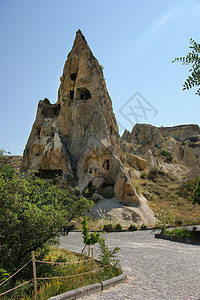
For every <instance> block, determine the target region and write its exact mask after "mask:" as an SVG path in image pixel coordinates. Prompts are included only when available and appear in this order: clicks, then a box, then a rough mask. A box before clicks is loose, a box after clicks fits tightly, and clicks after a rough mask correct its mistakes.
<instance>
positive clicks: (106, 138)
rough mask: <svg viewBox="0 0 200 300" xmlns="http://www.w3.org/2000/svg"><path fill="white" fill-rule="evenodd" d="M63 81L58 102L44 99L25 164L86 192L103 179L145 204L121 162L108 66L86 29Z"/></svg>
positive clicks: (118, 192)
mask: <svg viewBox="0 0 200 300" xmlns="http://www.w3.org/2000/svg"><path fill="white" fill-rule="evenodd" d="M60 80H61V84H60V88H59V92H58V101H57V102H56V104H51V103H50V102H49V100H48V99H44V100H43V101H42V100H40V101H39V104H38V110H37V116H36V120H35V122H34V124H33V128H32V131H31V134H30V137H29V139H28V142H27V145H26V148H25V150H24V156H23V169H24V170H27V169H35V170H38V171H39V176H41V177H44V178H51V177H53V176H55V175H56V174H58V175H61V174H63V175H64V178H65V180H66V181H67V182H68V183H69V184H73V185H78V187H79V189H80V191H81V192H83V191H84V190H85V189H86V188H89V187H93V189H94V187H95V186H96V183H97V179H96V178H101V179H102V178H103V180H104V182H103V184H102V186H101V189H102V190H103V191H104V192H105V191H107V192H108V191H109V194H110V195H111V194H112V192H111V191H113V192H114V195H115V197H116V198H118V199H119V200H122V201H126V202H129V203H134V204H136V205H137V206H138V205H140V200H139V197H138V195H137V193H136V190H135V188H134V186H133V184H132V183H131V180H130V178H129V176H128V174H127V173H126V171H125V169H124V167H123V164H122V162H121V156H122V146H121V139H120V136H119V133H118V126H117V122H116V119H115V115H114V113H113V109H112V102H111V99H110V96H109V94H108V92H107V89H106V84H105V80H104V76H103V72H102V68H101V67H100V65H99V63H98V61H97V60H96V58H95V57H94V56H93V54H92V52H91V50H90V48H89V46H88V44H87V42H86V40H85V38H84V36H83V34H82V33H81V31H80V30H79V31H77V33H76V38H75V41H74V45H73V48H72V50H71V52H70V53H69V54H68V57H67V61H66V63H65V66H64V70H63V75H62V77H61V78H60ZM93 181H94V184H93ZM99 190H100V189H98V191H97V192H98V193H99Z"/></svg>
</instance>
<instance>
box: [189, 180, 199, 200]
mask: <svg viewBox="0 0 200 300" xmlns="http://www.w3.org/2000/svg"><path fill="white" fill-rule="evenodd" d="M191 199H192V201H193V202H194V203H198V204H200V177H199V180H198V181H197V183H196V184H195V186H194V189H193V192H192V195H191Z"/></svg>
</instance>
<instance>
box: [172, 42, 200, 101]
mask: <svg viewBox="0 0 200 300" xmlns="http://www.w3.org/2000/svg"><path fill="white" fill-rule="evenodd" d="M190 44H191V46H190V48H191V49H192V51H191V52H189V53H188V54H187V55H186V56H185V57H177V58H175V59H174V60H173V61H172V62H175V61H179V62H181V63H182V65H191V68H190V70H189V72H190V75H189V76H188V78H187V79H186V81H185V82H184V84H183V90H189V89H191V88H193V87H195V86H197V91H196V94H197V95H199V96H200V55H199V54H200V44H197V43H196V42H195V41H194V40H193V39H190Z"/></svg>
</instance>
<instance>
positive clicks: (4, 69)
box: [0, 0, 200, 155]
mask: <svg viewBox="0 0 200 300" xmlns="http://www.w3.org/2000/svg"><path fill="white" fill-rule="evenodd" d="M79 28H80V29H81V30H82V32H83V34H84V35H85V37H86V40H87V42H88V44H89V46H90V48H91V50H92V52H93V54H94V55H95V57H96V58H97V59H98V61H99V63H100V64H101V65H103V67H104V76H105V79H106V84H107V89H108V92H109V94H110V96H111V99H112V103H113V109H114V112H115V115H116V118H117V121H118V123H119V127H120V133H122V132H123V129H124V128H126V129H128V130H132V127H133V125H134V124H135V123H136V122H138V123H148V124H152V125H155V126H174V125H179V124H198V125H200V113H199V112H200V98H199V96H196V95H195V90H191V91H182V84H183V82H184V79H185V78H186V77H187V75H188V69H189V68H188V67H186V66H182V65H181V64H178V63H174V64H172V63H171V61H172V60H173V59H174V57H179V56H184V55H185V54H187V52H188V50H189V40H190V38H193V39H195V40H196V41H197V42H198V43H200V35H199V33H200V29H199V28H200V1H199V0H165V1H160V0H151V1H149V0H140V1H139V0H137V1H136V0H123V1H117V0H109V1H108V0H107V1H106V0H101V1H98V0H96V1H94V0H93V1H92V0H84V1H81V0H75V1H70V0H57V1H55V0H17V1H16V0H0V39H1V43H0V44H1V47H0V101H1V106H0V107H1V108H0V128H1V130H0V148H4V149H5V150H7V151H10V152H11V153H12V154H13V155H14V154H15V155H22V153H23V150H24V147H25V145H26V142H27V139H28V136H29V134H30V131H31V127H32V124H33V122H34V119H35V115H36V110H37V104H38V101H39V100H40V99H44V98H45V97H47V98H49V100H50V101H51V102H52V103H55V102H56V100H57V92H58V88H59V79H60V77H61V75H62V70H63V67H64V63H65V60H66V57H67V54H68V52H69V51H70V50H71V47H72V45H73V41H74V38H75V33H76V31H77V30H78V29H79ZM137 92H138V93H137ZM141 105H142V107H143V108H145V112H144V113H142V110H141ZM131 107H132V111H130V109H131ZM133 110H134V111H133ZM143 111H144V109H143ZM134 113H135V114H134ZM127 116H129V117H128V118H127Z"/></svg>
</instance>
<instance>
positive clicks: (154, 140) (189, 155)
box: [123, 124, 200, 174]
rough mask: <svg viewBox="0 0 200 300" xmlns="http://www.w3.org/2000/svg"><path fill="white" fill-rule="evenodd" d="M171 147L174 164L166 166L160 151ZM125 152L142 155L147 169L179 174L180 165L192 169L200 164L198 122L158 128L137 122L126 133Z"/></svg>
mask: <svg viewBox="0 0 200 300" xmlns="http://www.w3.org/2000/svg"><path fill="white" fill-rule="evenodd" d="M163 149H164V150H167V151H169V152H170V153H171V154H172V156H173V164H174V169H173V164H172V165H171V167H170V166H169V167H168V166H166V162H165V161H162V159H161V157H160V156H159V151H160V150H163ZM123 151H124V152H129V153H131V154H134V155H139V156H142V157H143V158H145V159H146V160H147V168H150V169H152V168H157V167H159V168H164V169H170V171H171V172H173V173H174V174H176V171H177V170H176V164H177V163H178V164H182V165H183V166H185V167H187V168H188V170H189V169H190V168H194V167H195V166H199V167H200V128H199V126H198V125H179V126H174V127H155V126H152V125H148V124H136V125H135V126H134V127H133V130H132V132H128V131H127V130H125V132H124V134H123Z"/></svg>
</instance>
